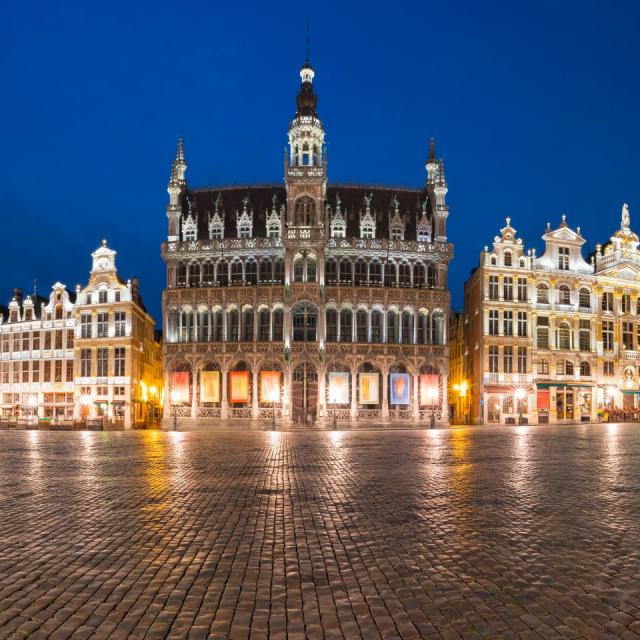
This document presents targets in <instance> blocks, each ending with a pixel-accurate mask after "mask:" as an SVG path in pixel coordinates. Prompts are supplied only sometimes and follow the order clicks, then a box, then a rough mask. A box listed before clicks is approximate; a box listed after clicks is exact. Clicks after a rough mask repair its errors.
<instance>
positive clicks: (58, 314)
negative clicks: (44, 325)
mask: <svg viewBox="0 0 640 640" xmlns="http://www.w3.org/2000/svg"><path fill="white" fill-rule="evenodd" d="M54 318H55V319H56V320H62V305H61V304H57V305H56V310H55V315H54ZM25 319H26V317H25Z"/></svg>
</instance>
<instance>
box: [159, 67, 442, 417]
mask: <svg viewBox="0 0 640 640" xmlns="http://www.w3.org/2000/svg"><path fill="white" fill-rule="evenodd" d="M300 76H301V87H300V92H299V94H298V96H297V111H296V114H295V117H294V118H293V120H292V121H291V123H290V125H289V131H288V137H289V144H288V151H287V153H286V154H285V162H284V185H266V186H258V185H256V186H253V185H251V186H245V187H219V188H206V189H193V188H191V187H189V186H188V185H187V182H186V180H185V172H186V169H187V164H186V161H185V156H184V151H183V145H182V142H181V141H180V142H179V144H178V152H177V157H176V159H175V161H174V163H173V167H172V171H171V177H170V180H169V186H168V192H169V197H170V199H169V206H168V208H167V217H168V221H169V230H168V237H167V241H166V243H164V244H163V246H162V257H163V259H164V261H165V263H166V266H167V288H166V289H165V291H164V293H163V313H164V326H165V328H166V329H165V342H164V347H163V349H164V352H163V356H164V373H165V383H166V385H165V390H167V391H168V393H165V412H164V416H165V424H166V425H167V426H168V427H171V425H172V421H174V420H175V421H176V424H177V425H178V426H180V425H184V426H187V425H188V426H189V427H193V426H196V425H202V426H209V425H210V426H213V425H215V424H218V423H220V422H221V421H226V422H231V423H233V422H234V421H236V423H238V424H239V423H241V422H242V423H245V424H247V423H249V422H251V424H254V425H260V424H263V425H265V426H266V425H269V424H271V423H272V422H273V423H275V422H277V423H278V424H287V425H291V424H306V425H307V426H311V425H317V426H322V425H325V424H331V423H334V422H338V423H351V424H356V423H364V424H366V423H371V422H375V423H390V422H396V421H397V422H414V423H415V422H416V421H418V420H421V421H429V422H430V421H431V420H432V419H433V420H435V421H436V422H437V423H447V422H448V411H447V401H446V389H447V375H448V359H449V356H448V348H447V346H446V342H447V335H446V331H447V321H446V319H447V317H448V314H449V292H448V290H447V267H448V264H449V262H450V260H451V258H452V245H451V244H450V243H448V242H447V232H446V222H447V216H448V207H447V204H446V202H445V197H446V194H447V183H446V181H445V174H444V165H443V162H442V160H438V159H436V156H435V148H434V143H433V141H431V144H430V150H429V159H428V160H427V162H426V180H425V184H424V187H423V188H422V189H396V188H388V187H369V186H365V185H334V184H328V183H327V159H326V150H325V146H324V142H325V131H324V127H323V124H322V122H321V120H320V119H319V117H318V114H317V110H316V106H317V97H316V95H315V93H314V90H313V85H312V82H313V78H314V71H313V69H312V68H311V65H310V63H309V61H308V60H307V62H305V64H304V66H303V68H302V70H301V72H300ZM174 426H175V425H174Z"/></svg>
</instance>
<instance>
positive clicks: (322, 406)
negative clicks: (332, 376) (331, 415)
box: [318, 366, 327, 422]
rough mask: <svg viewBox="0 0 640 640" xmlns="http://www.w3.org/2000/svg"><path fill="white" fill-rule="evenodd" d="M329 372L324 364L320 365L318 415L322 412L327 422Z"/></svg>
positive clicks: (324, 420)
mask: <svg viewBox="0 0 640 640" xmlns="http://www.w3.org/2000/svg"><path fill="white" fill-rule="evenodd" d="M326 382H327V372H326V369H325V367H324V366H322V367H318V415H320V413H322V421H323V422H327V387H326Z"/></svg>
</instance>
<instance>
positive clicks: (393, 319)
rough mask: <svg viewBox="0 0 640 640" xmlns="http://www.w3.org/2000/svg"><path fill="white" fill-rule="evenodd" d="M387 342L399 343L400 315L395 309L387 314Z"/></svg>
mask: <svg viewBox="0 0 640 640" xmlns="http://www.w3.org/2000/svg"><path fill="white" fill-rule="evenodd" d="M387 342H390V343H391V342H398V314H397V312H396V311H394V310H393V309H389V311H388V312H387Z"/></svg>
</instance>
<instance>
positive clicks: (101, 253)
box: [91, 240, 116, 277]
mask: <svg viewBox="0 0 640 640" xmlns="http://www.w3.org/2000/svg"><path fill="white" fill-rule="evenodd" d="M91 257H92V258H93V265H92V267H91V276H92V277H95V276H99V275H112V274H115V272H116V252H115V251H114V250H113V249H109V247H107V241H106V240H103V241H102V246H100V247H99V248H98V249H96V250H95V251H94V252H93V253H92V254H91Z"/></svg>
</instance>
